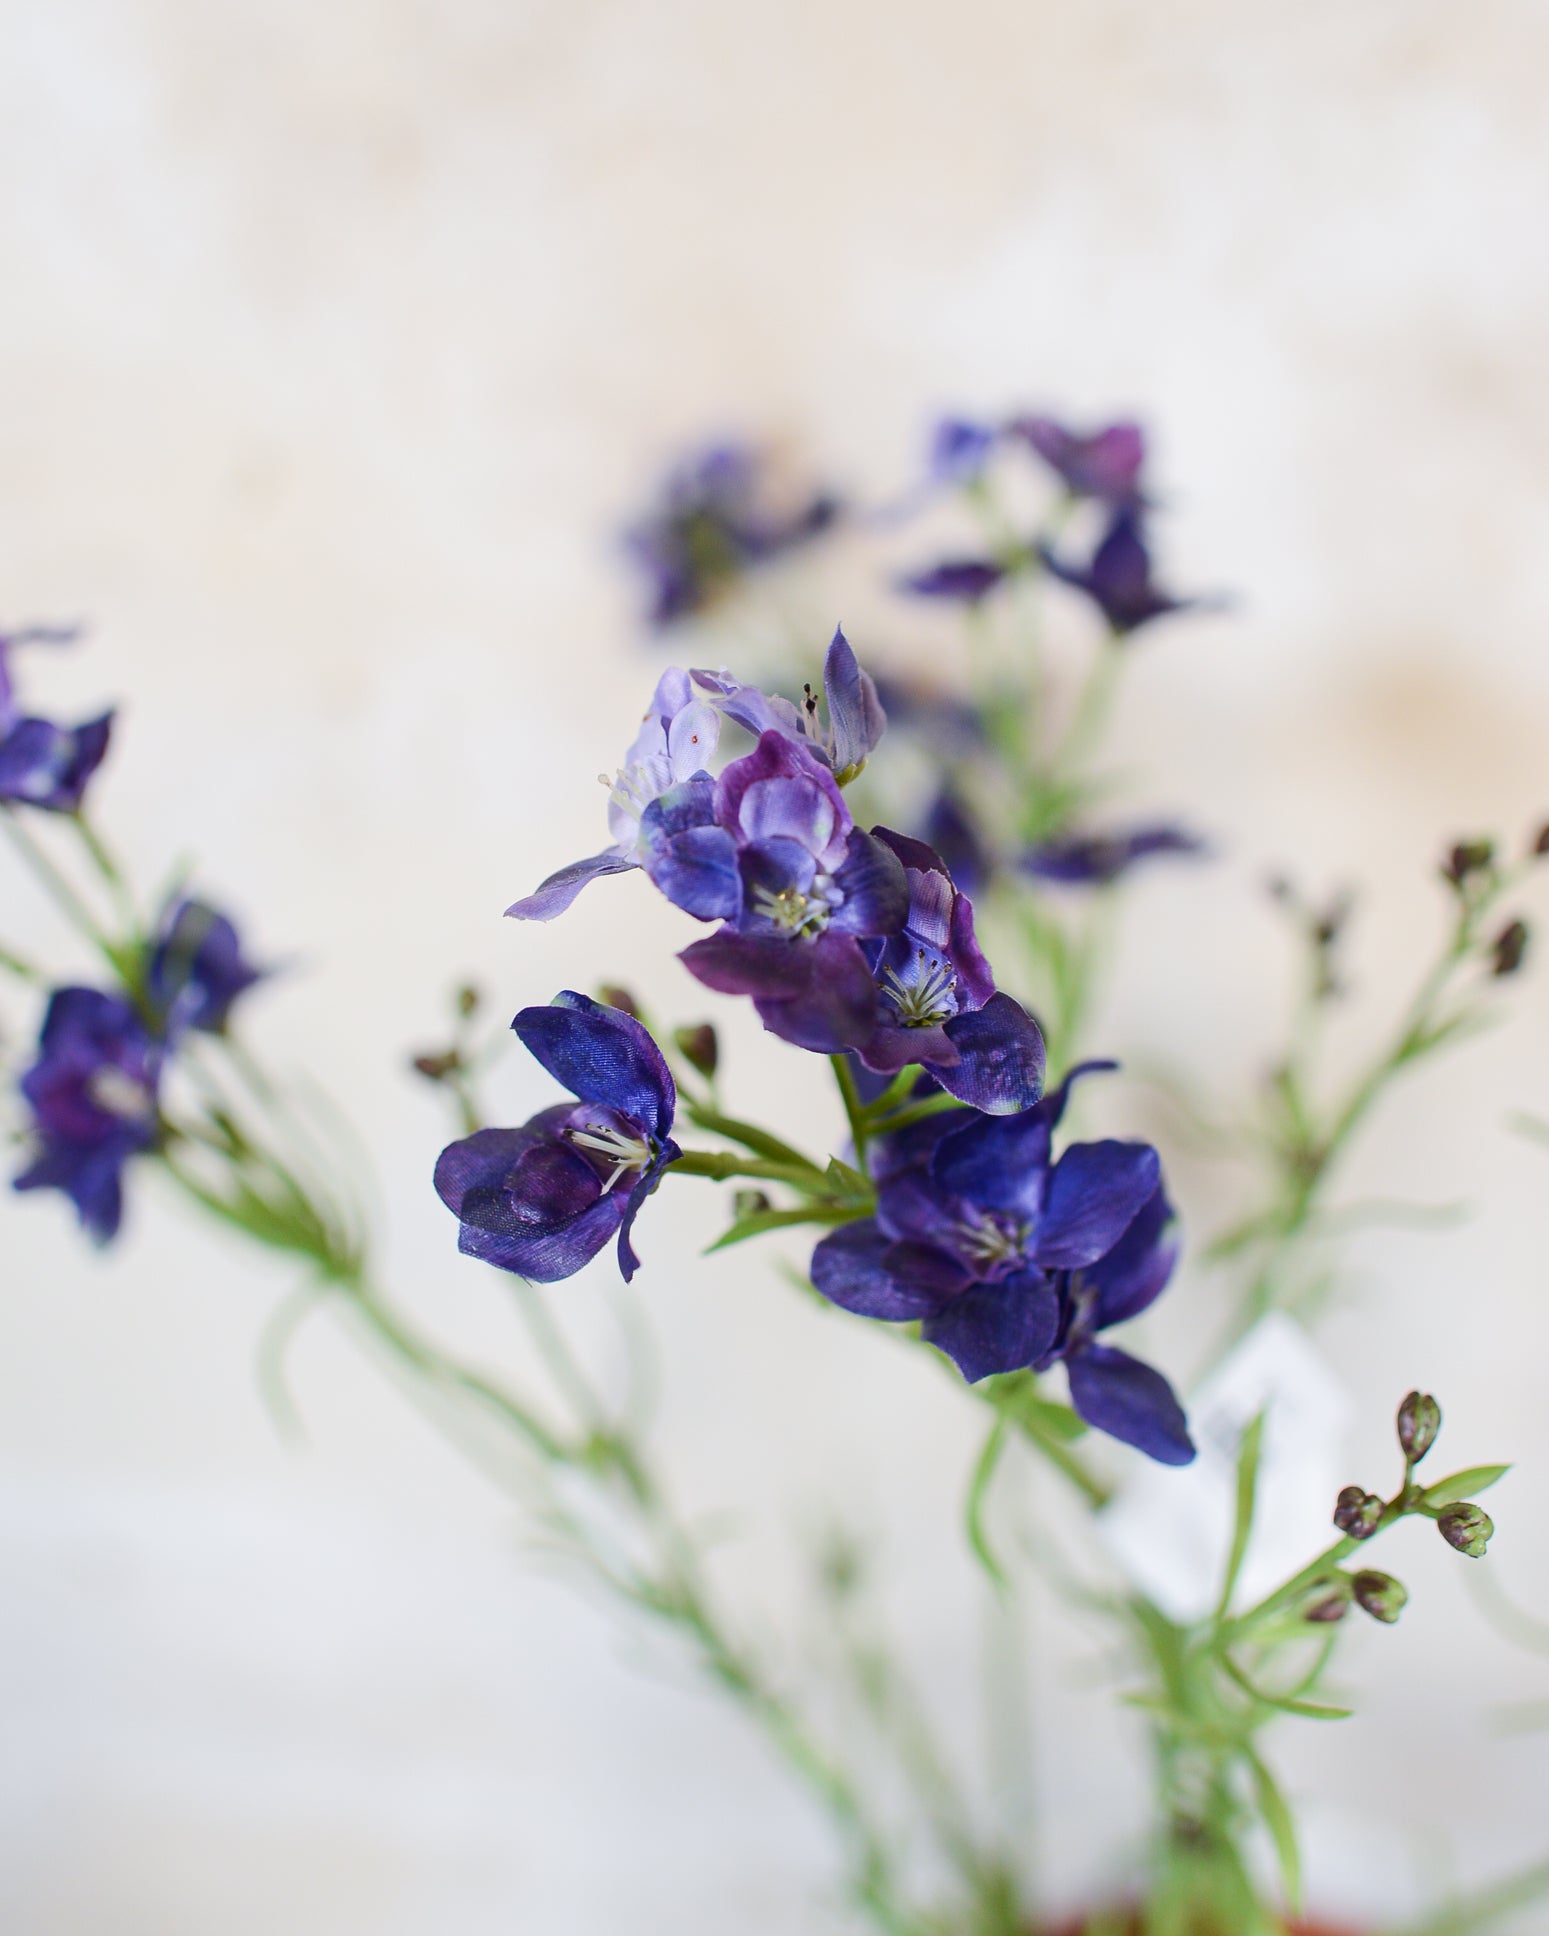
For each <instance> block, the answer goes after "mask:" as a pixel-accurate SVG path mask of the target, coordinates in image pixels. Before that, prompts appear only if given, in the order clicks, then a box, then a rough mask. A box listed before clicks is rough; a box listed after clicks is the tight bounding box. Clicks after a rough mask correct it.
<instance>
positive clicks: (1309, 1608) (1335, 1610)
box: [1302, 1573, 1350, 1627]
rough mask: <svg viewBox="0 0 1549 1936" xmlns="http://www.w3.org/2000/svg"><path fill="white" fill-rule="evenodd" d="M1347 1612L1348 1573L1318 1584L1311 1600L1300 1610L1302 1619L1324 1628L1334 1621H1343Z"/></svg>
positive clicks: (1348, 1599)
mask: <svg viewBox="0 0 1549 1936" xmlns="http://www.w3.org/2000/svg"><path fill="white" fill-rule="evenodd" d="M1349 1611H1350V1576H1349V1574H1348V1573H1339V1574H1336V1575H1335V1576H1334V1578H1333V1579H1332V1580H1323V1581H1320V1582H1319V1585H1318V1587H1317V1589H1316V1591H1315V1592H1314V1594H1313V1596H1312V1598H1311V1599H1310V1600H1309V1601H1308V1602H1307V1604H1306V1605H1305V1606H1304V1607H1303V1608H1302V1618H1303V1619H1304V1620H1312V1621H1315V1622H1316V1623H1317V1624H1318V1625H1319V1626H1325V1627H1326V1626H1332V1624H1333V1623H1334V1621H1336V1620H1343V1619H1344V1617H1345V1615H1346V1614H1347V1613H1348V1612H1349Z"/></svg>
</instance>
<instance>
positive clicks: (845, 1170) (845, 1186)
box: [824, 1156, 873, 1199]
mask: <svg viewBox="0 0 1549 1936" xmlns="http://www.w3.org/2000/svg"><path fill="white" fill-rule="evenodd" d="M824 1174H825V1175H826V1177H827V1179H828V1181H829V1182H830V1183H832V1184H835V1185H836V1186H837V1188H838V1190H839V1191H842V1192H843V1194H844V1195H845V1196H848V1197H861V1198H862V1199H865V1198H868V1197H870V1196H871V1195H872V1194H873V1192H872V1187H871V1179H870V1177H867V1176H863V1175H862V1174H861V1172H860V1171H859V1170H856V1169H852V1168H851V1167H850V1165H849V1164H848V1163H842V1162H841V1161H840V1160H839V1158H838V1157H837V1156H831V1157H829V1159H828V1168H827V1170H826V1171H825V1172H824Z"/></svg>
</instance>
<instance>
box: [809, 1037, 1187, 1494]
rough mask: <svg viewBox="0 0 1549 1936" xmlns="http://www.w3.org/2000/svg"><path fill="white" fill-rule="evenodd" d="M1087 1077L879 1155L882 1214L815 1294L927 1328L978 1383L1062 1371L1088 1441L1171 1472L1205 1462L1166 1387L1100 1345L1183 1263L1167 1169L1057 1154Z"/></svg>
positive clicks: (852, 1241) (1121, 1155)
mask: <svg viewBox="0 0 1549 1936" xmlns="http://www.w3.org/2000/svg"><path fill="white" fill-rule="evenodd" d="M1111 1066H1112V1065H1111V1064H1101V1063H1099V1064H1091V1063H1089V1064H1085V1065H1082V1066H1081V1067H1079V1068H1077V1069H1075V1070H1072V1072H1071V1075H1070V1076H1069V1077H1067V1079H1066V1081H1065V1082H1064V1083H1063V1084H1062V1085H1061V1086H1060V1088H1059V1089H1058V1090H1057V1091H1055V1092H1054V1093H1053V1094H1051V1095H1050V1096H1048V1097H1046V1098H1045V1099H1044V1100H1043V1101H1042V1102H1041V1103H1039V1104H1038V1105H1037V1106H1036V1107H1034V1108H1032V1109H1028V1110H1024V1111H1022V1112H1021V1113H1020V1114H1019V1115H1015V1116H997V1117H991V1116H981V1115H978V1114H975V1115H973V1116H971V1117H970V1118H969V1120H968V1121H967V1122H966V1123H964V1121H963V1119H962V1118H961V1117H959V1116H955V1115H952V1114H947V1115H943V1116H935V1117H931V1118H929V1119H927V1120H926V1121H925V1122H922V1123H918V1124H916V1125H915V1126H914V1127H913V1128H912V1129H911V1130H907V1131H905V1132H904V1133H903V1134H902V1135H901V1136H899V1137H897V1138H894V1139H892V1142H893V1145H894V1147H893V1148H891V1149H887V1148H884V1149H883V1150H881V1151H879V1153H878V1162H877V1164H876V1166H875V1173H876V1176H877V1184H878V1191H877V1211H876V1215H875V1216H874V1217H868V1218H865V1219H864V1220H862V1221H860V1222H857V1223H853V1224H846V1225H844V1226H843V1227H842V1228H841V1229H839V1230H836V1231H834V1232H833V1234H832V1235H831V1236H828V1237H825V1238H824V1239H823V1241H822V1242H821V1243H820V1244H819V1245H818V1246H817V1249H816V1250H815V1251H814V1253H813V1257H812V1281H813V1283H814V1284H815V1285H816V1286H817V1288H818V1290H819V1291H821V1292H822V1294H823V1295H824V1296H825V1297H827V1298H829V1299H830V1300H831V1301H832V1302H833V1303H835V1304H838V1305H840V1306H842V1308H843V1309H845V1310H847V1311H853V1312H855V1313H857V1314H858V1315H859V1316H862V1317H874V1318H881V1319H883V1320H886V1321H888V1322H892V1323H908V1322H913V1321H918V1322H920V1324H921V1327H922V1335H923V1336H924V1337H925V1338H926V1339H927V1340H929V1342H930V1343H932V1344H934V1345H935V1346H936V1347H937V1348H938V1349H939V1350H941V1351H943V1352H945V1353H946V1355H947V1356H948V1357H950V1358H951V1359H952V1360H953V1361H954V1363H956V1365H957V1366H958V1368H959V1369H960V1370H961V1371H962V1373H963V1375H964V1377H965V1378H967V1379H968V1380H969V1381H970V1382H977V1381H978V1380H979V1379H981V1378H988V1377H991V1376H993V1375H995V1374H996V1373H1000V1372H1011V1371H1020V1370H1025V1369H1032V1370H1035V1371H1042V1370H1045V1369H1046V1368H1047V1367H1049V1366H1050V1365H1052V1364H1055V1363H1056V1362H1060V1361H1063V1362H1064V1364H1065V1366H1066V1371H1067V1375H1068V1377H1069V1380H1070V1395H1071V1402H1072V1404H1073V1405H1074V1406H1075V1409H1076V1411H1077V1412H1078V1413H1079V1414H1080V1416H1081V1417H1082V1418H1084V1419H1085V1420H1086V1421H1087V1423H1088V1424H1089V1425H1093V1426H1095V1427H1096V1428H1097V1429H1098V1430H1099V1431H1102V1432H1107V1433H1109V1434H1110V1435H1111V1436H1112V1437H1114V1438H1117V1439H1121V1440H1122V1441H1123V1442H1124V1443H1125V1444H1127V1445H1133V1446H1136V1447H1137V1448H1138V1449H1139V1450H1140V1451H1142V1452H1144V1453H1146V1454H1147V1455H1148V1456H1149V1457H1151V1458H1153V1459H1158V1460H1160V1461H1161V1462H1162V1463H1164V1464H1167V1465H1186V1464H1187V1463H1188V1462H1189V1461H1190V1460H1191V1459H1192V1458H1193V1457H1194V1446H1193V1443H1192V1441H1191V1440H1190V1438H1189V1434H1188V1425H1187V1421H1186V1419H1185V1418H1184V1415H1183V1411H1182V1409H1181V1407H1180V1406H1179V1404H1178V1401H1177V1399H1176V1398H1175V1397H1174V1395H1173V1392H1172V1388H1171V1386H1170V1385H1169V1384H1168V1383H1167V1380H1166V1379H1165V1378H1163V1377H1162V1376H1161V1374H1160V1373H1159V1372H1156V1371H1153V1370H1152V1369H1151V1368H1150V1366H1148V1365H1144V1364H1142V1363H1140V1361H1139V1360H1138V1359H1135V1358H1131V1357H1130V1356H1128V1354H1127V1353H1125V1352H1122V1351H1118V1350H1116V1349H1114V1348H1113V1347H1112V1346H1111V1345H1105V1344H1100V1343H1098V1342H1097V1334H1098V1333H1099V1332H1100V1331H1103V1330H1106V1329H1107V1328H1108V1327H1109V1326H1110V1325H1114V1324H1120V1323H1122V1322H1124V1321H1125V1320H1126V1319H1128V1318H1132V1317H1135V1316H1137V1315H1138V1314H1139V1313H1140V1312H1141V1311H1143V1310H1145V1309H1146V1307H1147V1306H1148V1305H1150V1304H1151V1303H1152V1302H1154V1300H1155V1299H1156V1298H1157V1297H1158V1296H1159V1295H1160V1294H1161V1292H1162V1291H1163V1289H1165V1287H1166V1284H1167V1281H1168V1279H1169V1277H1170V1276H1171V1274H1172V1270H1173V1266H1174V1264H1175V1263H1176V1261H1177V1242H1176V1239H1175V1237H1174V1235H1173V1230H1172V1213H1171V1209H1170V1207H1169V1205H1168V1202H1167V1198H1166V1195H1165V1192H1164V1190H1163V1186H1162V1179H1161V1165H1160V1162H1159V1160H1158V1157H1157V1153H1156V1151H1155V1150H1154V1149H1152V1148H1151V1147H1150V1146H1149V1145H1148V1144H1145V1143H1120V1142H1101V1143H1072V1144H1070V1145H1069V1146H1068V1147H1067V1148H1066V1150H1065V1151H1064V1153H1063V1154H1062V1155H1061V1156H1060V1158H1059V1159H1058V1161H1054V1160H1052V1152H1051V1139H1052V1134H1053V1131H1054V1129H1055V1128H1056V1126H1057V1125H1058V1123H1059V1120H1060V1117H1061V1115H1062V1114H1063V1111H1064V1107H1065V1102H1066V1097H1067V1095H1068V1092H1069V1087H1070V1083H1071V1082H1072V1081H1073V1080H1074V1079H1075V1078H1076V1077H1077V1076H1079V1075H1082V1074H1084V1073H1086V1072H1088V1071H1089V1070H1091V1069H1094V1068H1103V1067H1111Z"/></svg>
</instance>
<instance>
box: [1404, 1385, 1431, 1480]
mask: <svg viewBox="0 0 1549 1936" xmlns="http://www.w3.org/2000/svg"><path fill="white" fill-rule="evenodd" d="M1440 1430H1441V1407H1440V1405H1438V1404H1437V1403H1436V1400H1435V1399H1434V1398H1432V1396H1431V1394H1430V1393H1429V1392H1418V1391H1412V1392H1410V1394H1409V1395H1408V1397H1407V1398H1406V1399H1405V1400H1404V1402H1403V1404H1402V1405H1400V1406H1399V1408H1398V1442H1399V1444H1400V1445H1401V1446H1402V1447H1403V1449H1404V1457H1405V1458H1406V1459H1407V1460H1408V1461H1409V1463H1410V1464H1411V1465H1417V1464H1418V1463H1419V1462H1420V1460H1421V1459H1423V1458H1424V1457H1425V1455H1426V1453H1427V1452H1429V1451H1430V1449H1431V1447H1432V1446H1433V1445H1434V1444H1435V1443H1436V1434H1437V1433H1438V1432H1439V1431H1440Z"/></svg>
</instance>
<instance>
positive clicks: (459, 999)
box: [453, 981, 484, 1022]
mask: <svg viewBox="0 0 1549 1936" xmlns="http://www.w3.org/2000/svg"><path fill="white" fill-rule="evenodd" d="M483 999H484V998H483V996H482V995H480V993H479V991H478V989H476V988H475V987H474V985H473V983H472V982H471V981H465V982H464V983H463V985H462V987H461V988H459V989H458V991H457V993H456V995H455V996H454V997H453V1000H454V1002H455V1004H456V1008H457V1012H458V1014H459V1015H460V1016H461V1017H462V1018H463V1020H464V1021H465V1022H466V1021H467V1020H468V1018H469V1016H470V1015H476V1014H477V1013H478V1010H479V1003H480V1002H481V1001H482V1000H483Z"/></svg>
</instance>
